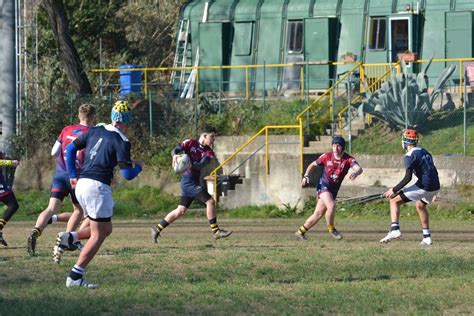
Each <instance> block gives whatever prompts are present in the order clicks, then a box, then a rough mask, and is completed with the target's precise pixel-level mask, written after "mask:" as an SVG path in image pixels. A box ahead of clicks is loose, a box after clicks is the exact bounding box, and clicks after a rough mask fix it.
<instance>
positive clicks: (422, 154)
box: [404, 147, 440, 191]
mask: <svg viewBox="0 0 474 316" xmlns="http://www.w3.org/2000/svg"><path fill="white" fill-rule="evenodd" d="M404 163H405V169H407V170H408V169H410V170H413V173H414V174H415V176H416V177H417V178H418V181H417V182H416V186H417V187H419V188H420V189H423V190H426V191H436V190H439V188H440V185H439V178H438V171H437V170H436V167H435V165H434V163H433V157H432V156H431V154H430V153H429V152H427V151H426V150H425V149H423V148H421V147H414V148H412V149H411V150H410V151H408V152H407V153H406V155H405V158H404Z"/></svg>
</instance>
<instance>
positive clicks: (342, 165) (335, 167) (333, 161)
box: [316, 152, 357, 190]
mask: <svg viewBox="0 0 474 316" xmlns="http://www.w3.org/2000/svg"><path fill="white" fill-rule="evenodd" d="M316 163H317V164H318V165H320V166H323V168H324V169H323V173H322V175H321V178H320V179H319V184H321V185H323V186H325V187H327V188H330V189H335V190H338V189H339V187H340V186H341V184H342V180H344V177H345V176H346V174H347V172H348V171H349V169H350V168H351V167H352V166H353V165H354V164H357V161H356V160H355V158H354V157H352V156H350V155H348V154H347V153H344V154H343V155H342V157H341V158H340V159H337V158H336V157H335V156H334V154H333V153H332V152H330V153H325V154H322V155H321V156H320V157H319V158H318V159H317V160H316Z"/></svg>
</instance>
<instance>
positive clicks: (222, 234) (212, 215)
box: [206, 198, 232, 239]
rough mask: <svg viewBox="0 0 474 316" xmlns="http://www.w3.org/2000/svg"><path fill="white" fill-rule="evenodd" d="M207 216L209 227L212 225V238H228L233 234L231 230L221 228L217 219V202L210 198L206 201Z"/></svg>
mask: <svg viewBox="0 0 474 316" xmlns="http://www.w3.org/2000/svg"><path fill="white" fill-rule="evenodd" d="M206 215H207V220H208V221H209V225H211V230H212V236H213V237H214V239H221V238H226V237H229V236H230V235H231V234H232V231H231V230H225V229H221V228H219V225H218V224H217V217H216V202H215V201H214V199H213V198H210V199H209V200H207V201H206Z"/></svg>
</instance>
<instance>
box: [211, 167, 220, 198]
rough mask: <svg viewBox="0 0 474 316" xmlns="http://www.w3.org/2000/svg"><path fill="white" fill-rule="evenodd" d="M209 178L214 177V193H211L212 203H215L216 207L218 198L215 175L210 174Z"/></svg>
mask: <svg viewBox="0 0 474 316" xmlns="http://www.w3.org/2000/svg"><path fill="white" fill-rule="evenodd" d="M211 176H213V177H214V192H213V193H214V194H213V195H214V202H215V204H216V206H217V200H218V196H217V174H214V175H213V174H212V173H211Z"/></svg>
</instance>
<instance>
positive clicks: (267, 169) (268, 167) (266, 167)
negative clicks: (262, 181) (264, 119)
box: [265, 127, 270, 174]
mask: <svg viewBox="0 0 474 316" xmlns="http://www.w3.org/2000/svg"><path fill="white" fill-rule="evenodd" d="M265 170H266V171H267V174H269V173H270V166H269V161H268V127H267V128H265Z"/></svg>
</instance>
